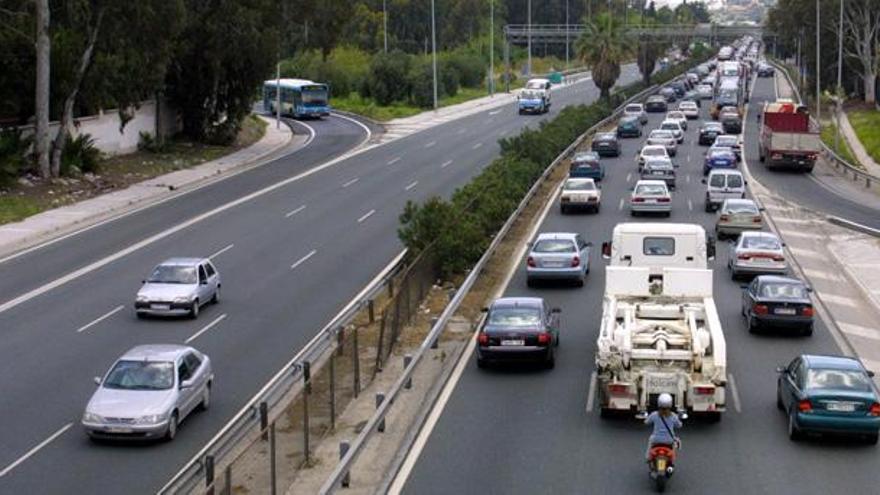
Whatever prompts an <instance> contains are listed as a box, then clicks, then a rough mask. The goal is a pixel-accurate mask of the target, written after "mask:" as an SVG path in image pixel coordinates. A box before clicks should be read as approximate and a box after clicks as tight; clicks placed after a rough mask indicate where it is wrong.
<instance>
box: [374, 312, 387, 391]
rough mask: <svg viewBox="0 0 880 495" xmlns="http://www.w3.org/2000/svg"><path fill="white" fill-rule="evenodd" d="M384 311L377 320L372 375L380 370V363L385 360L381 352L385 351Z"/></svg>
mask: <svg viewBox="0 0 880 495" xmlns="http://www.w3.org/2000/svg"><path fill="white" fill-rule="evenodd" d="M386 320H387V318H386V317H385V311H383V312H382V320H381V321H380V322H379V342H378V343H377V345H376V365H375V367H374V369H373V376H376V373H378V372H380V371H382V363H383V362H384V361H385V357H384V356H383V354H384V353H385V321H386Z"/></svg>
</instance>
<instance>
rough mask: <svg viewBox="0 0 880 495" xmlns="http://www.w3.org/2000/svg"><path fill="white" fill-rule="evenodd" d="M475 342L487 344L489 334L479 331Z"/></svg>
mask: <svg viewBox="0 0 880 495" xmlns="http://www.w3.org/2000/svg"><path fill="white" fill-rule="evenodd" d="M477 342H479V343H480V345H489V336H488V335H487V334H485V333H483V332H480V334H479V335H478V336H477Z"/></svg>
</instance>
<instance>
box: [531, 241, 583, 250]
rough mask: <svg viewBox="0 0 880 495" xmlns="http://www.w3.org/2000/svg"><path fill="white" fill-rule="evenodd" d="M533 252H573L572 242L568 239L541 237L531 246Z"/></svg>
mask: <svg viewBox="0 0 880 495" xmlns="http://www.w3.org/2000/svg"><path fill="white" fill-rule="evenodd" d="M532 251H533V252H535V253H573V252H575V249H574V242H572V241H570V240H568V239H542V240H540V241H538V242H536V243H535V246H534V247H533V248H532Z"/></svg>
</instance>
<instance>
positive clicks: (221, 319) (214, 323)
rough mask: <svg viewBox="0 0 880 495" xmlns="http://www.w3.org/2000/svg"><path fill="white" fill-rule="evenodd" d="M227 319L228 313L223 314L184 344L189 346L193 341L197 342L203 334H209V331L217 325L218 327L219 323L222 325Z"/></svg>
mask: <svg viewBox="0 0 880 495" xmlns="http://www.w3.org/2000/svg"><path fill="white" fill-rule="evenodd" d="M225 319H226V313H223V314H222V315H220V316H218V317H217V318H216V319H214V321H212V322H211V323H208V324H207V325H205V327H204V328H202V329H201V330H199V331H198V332H196V333H194V334H193V336H192V337H190V338H188V339H186V341H184V344H189V343H190V342H192V341H193V340H196V339H197V338H199V336H200V335H202V334H203V333H205V332H207V331H208V330H210V329H212V328H214V326H215V325H217V324H218V323H220V322H221V321H223V320H225Z"/></svg>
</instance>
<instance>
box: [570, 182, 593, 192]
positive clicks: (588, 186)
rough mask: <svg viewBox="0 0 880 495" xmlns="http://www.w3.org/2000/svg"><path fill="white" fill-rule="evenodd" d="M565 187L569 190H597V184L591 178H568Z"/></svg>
mask: <svg viewBox="0 0 880 495" xmlns="http://www.w3.org/2000/svg"><path fill="white" fill-rule="evenodd" d="M563 189H567V190H569V191H595V190H596V185H595V184H594V183H593V181H591V180H567V181H566V182H565V186H564V187H563Z"/></svg>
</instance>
